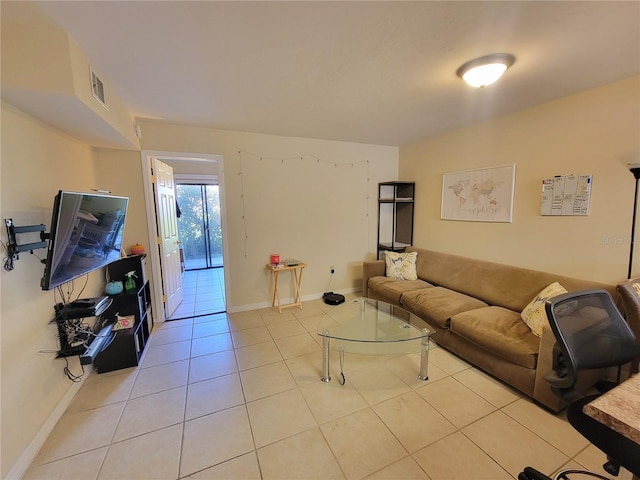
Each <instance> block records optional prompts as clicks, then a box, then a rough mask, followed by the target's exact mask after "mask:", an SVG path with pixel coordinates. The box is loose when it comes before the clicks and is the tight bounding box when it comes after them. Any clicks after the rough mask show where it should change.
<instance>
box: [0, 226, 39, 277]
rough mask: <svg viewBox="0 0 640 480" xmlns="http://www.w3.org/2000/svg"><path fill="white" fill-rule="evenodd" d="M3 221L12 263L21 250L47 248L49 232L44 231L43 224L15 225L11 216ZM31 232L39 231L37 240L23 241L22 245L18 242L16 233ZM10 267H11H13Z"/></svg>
mask: <svg viewBox="0 0 640 480" xmlns="http://www.w3.org/2000/svg"><path fill="white" fill-rule="evenodd" d="M4 223H5V225H6V227H7V254H8V257H9V261H10V263H12V262H13V260H18V259H19V258H20V257H19V256H18V254H19V253H21V252H31V253H33V251H34V250H36V249H38V248H47V242H46V240H47V239H48V238H49V234H48V233H45V230H46V229H47V227H46V226H45V225H44V224H42V223H41V224H40V225H26V226H23V227H17V226H15V225H14V224H13V219H11V218H5V219H4ZM33 232H40V241H39V242H32V243H23V244H22V245H20V244H19V243H18V239H17V235H20V234H22V233H33ZM5 269H6V265H5ZM11 269H13V267H12V268H11Z"/></svg>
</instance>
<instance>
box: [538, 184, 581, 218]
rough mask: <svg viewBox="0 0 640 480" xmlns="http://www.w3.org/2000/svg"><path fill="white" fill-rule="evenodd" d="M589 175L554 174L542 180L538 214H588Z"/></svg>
mask: <svg viewBox="0 0 640 480" xmlns="http://www.w3.org/2000/svg"><path fill="white" fill-rule="evenodd" d="M591 185H592V177H591V175H556V176H555V177H553V178H545V179H544V180H542V203H541V205H540V215H557V216H568V215H571V216H575V215H589V201H590V200H591Z"/></svg>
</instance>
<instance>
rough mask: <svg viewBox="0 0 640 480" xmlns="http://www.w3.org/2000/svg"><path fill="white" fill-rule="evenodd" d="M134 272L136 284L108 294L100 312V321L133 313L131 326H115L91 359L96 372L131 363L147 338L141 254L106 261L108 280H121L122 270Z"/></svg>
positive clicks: (146, 286) (148, 315)
mask: <svg viewBox="0 0 640 480" xmlns="http://www.w3.org/2000/svg"><path fill="white" fill-rule="evenodd" d="M131 271H134V272H136V277H137V278H136V279H135V280H136V288H135V289H134V290H131V291H129V292H126V291H125V292H122V293H120V294H118V295H112V296H110V299H111V300H112V302H111V305H109V308H107V310H105V311H104V312H103V314H102V319H103V323H104V321H105V320H106V321H115V319H116V315H120V316H122V317H124V316H128V315H133V316H134V318H135V322H134V324H133V326H132V327H131V328H125V329H121V330H115V331H114V333H115V337H114V338H113V340H112V341H111V342H110V343H109V344H108V345H106V346H105V347H104V348H103V349H102V350H101V351H100V352H99V353H98V354H97V355H96V357H95V359H94V360H93V365H94V367H95V368H96V370H97V371H98V373H104V372H110V371H113V370H119V369H121V368H128V367H135V366H136V365H138V363H139V362H140V357H141V356H142V352H143V351H144V348H145V346H146V344H147V341H148V339H149V334H150V332H151V328H152V326H153V316H152V311H151V290H150V288H149V282H148V280H147V277H146V273H145V255H132V256H130V257H125V258H122V259H120V260H118V261H116V262H113V263H111V264H109V265H107V273H108V275H109V279H110V280H122V281H123V282H124V280H125V274H126V273H128V272H131Z"/></svg>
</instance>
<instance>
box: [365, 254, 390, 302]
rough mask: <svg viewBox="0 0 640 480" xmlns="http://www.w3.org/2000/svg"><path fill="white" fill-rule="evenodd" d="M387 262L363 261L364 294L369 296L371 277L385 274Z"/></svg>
mask: <svg viewBox="0 0 640 480" xmlns="http://www.w3.org/2000/svg"><path fill="white" fill-rule="evenodd" d="M384 273H385V263H384V260H369V261H365V262H363V263H362V296H363V297H368V296H369V295H368V293H369V279H370V278H371V277H378V276H380V275H384Z"/></svg>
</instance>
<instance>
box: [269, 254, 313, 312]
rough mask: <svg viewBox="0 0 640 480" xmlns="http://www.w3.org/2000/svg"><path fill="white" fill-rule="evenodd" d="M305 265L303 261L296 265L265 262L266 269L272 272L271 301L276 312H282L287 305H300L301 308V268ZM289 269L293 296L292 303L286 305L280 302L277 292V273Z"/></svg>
mask: <svg viewBox="0 0 640 480" xmlns="http://www.w3.org/2000/svg"><path fill="white" fill-rule="evenodd" d="M306 266H307V265H306V264H304V263H299V264H298V265H283V264H278V265H273V264H272V263H267V269H269V270H271V272H272V273H273V301H272V302H271V306H272V307H276V306H277V307H278V312H280V313H282V309H283V308H289V307H300V310H302V300H300V283H301V282H302V270H303V269H304V267H306ZM285 271H290V272H291V273H292V274H293V275H292V278H293V282H294V287H295V297H294V300H293V303H287V304H286V305H281V304H280V295H279V294H278V275H279V273H280V272H285Z"/></svg>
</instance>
